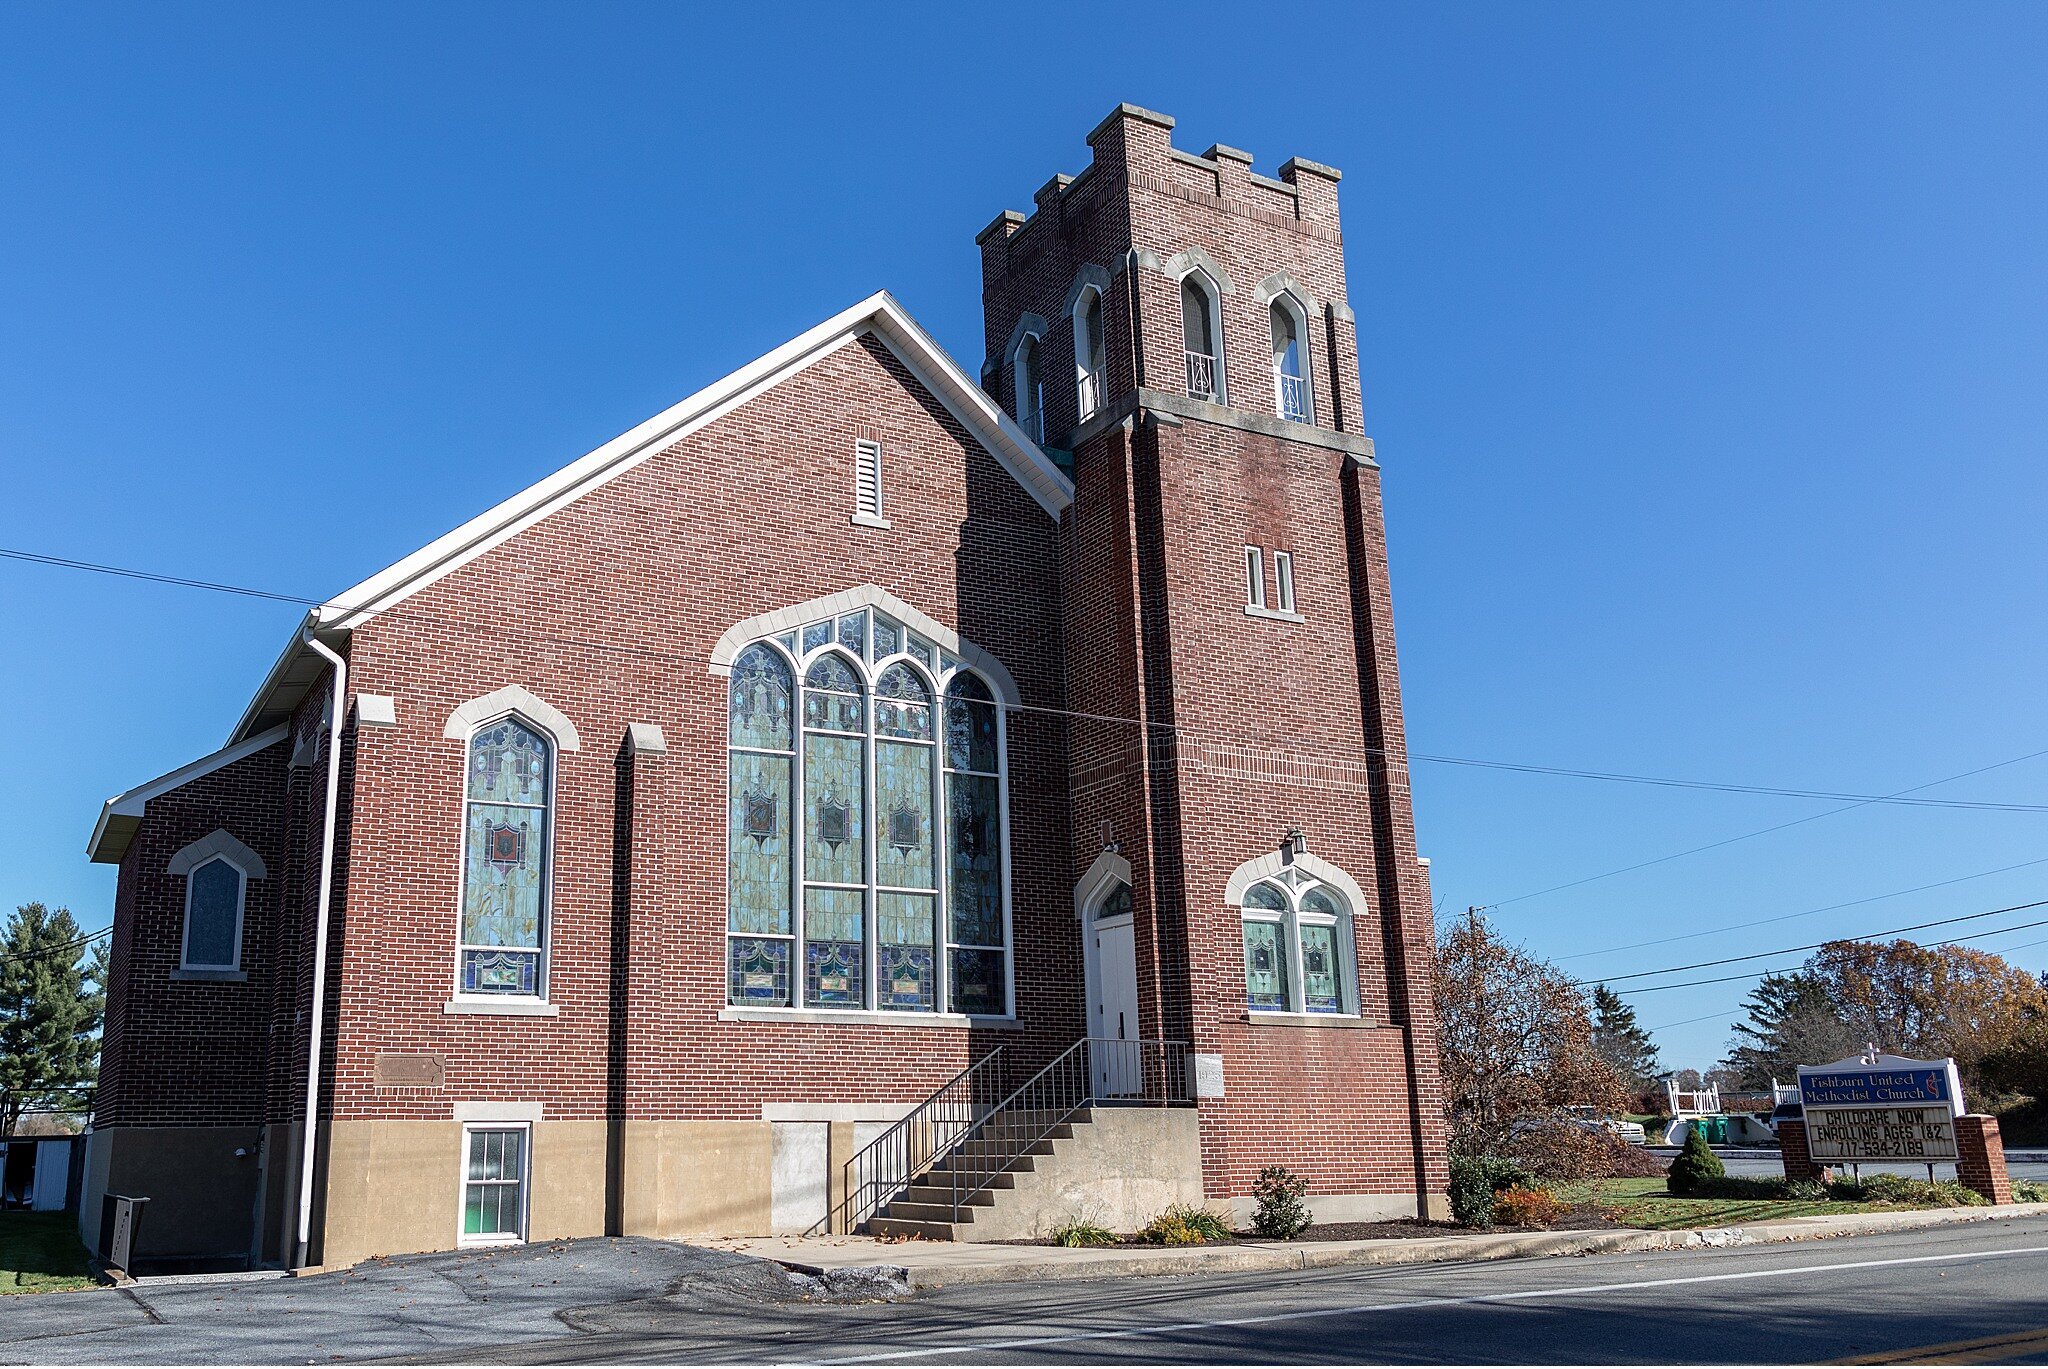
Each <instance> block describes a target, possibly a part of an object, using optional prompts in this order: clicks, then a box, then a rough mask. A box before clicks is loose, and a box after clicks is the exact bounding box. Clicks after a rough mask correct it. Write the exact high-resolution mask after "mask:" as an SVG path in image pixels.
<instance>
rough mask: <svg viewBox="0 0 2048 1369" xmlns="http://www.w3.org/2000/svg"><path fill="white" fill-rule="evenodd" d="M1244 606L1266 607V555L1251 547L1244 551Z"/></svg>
mask: <svg viewBox="0 0 2048 1369" xmlns="http://www.w3.org/2000/svg"><path fill="white" fill-rule="evenodd" d="M1244 606H1245V607H1246V608H1248V609H1264V608H1265V607H1266V553H1265V552H1263V551H1261V550H1260V549H1259V548H1257V547H1254V546H1250V545H1247V546H1246V547H1245V549H1244Z"/></svg>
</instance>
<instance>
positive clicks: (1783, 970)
mask: <svg viewBox="0 0 2048 1369" xmlns="http://www.w3.org/2000/svg"><path fill="white" fill-rule="evenodd" d="M2029 927H2048V918H2042V919H2041V920H2040V921H2038V922H2015V923H2014V924H2013V925H2012V926H2010V927H1999V928H1995V929H1994V930H1992V931H1988V932H1972V933H1970V934H1969V935H1968V936H1963V937H1952V938H1950V939H1949V940H1947V941H1937V942H1935V943H1934V945H1935V946H1937V947H1939V946H1958V945H1961V944H1962V943H1963V942H1965V941H1971V940H1975V939H1977V938H1979V937H1987V936H2000V935H2002V934H2004V933H2006V932H2023V931H2025V930H2026V929H2027V928H2029ZM1843 940H1845V941H1847V940H1854V938H1852V937H1844V938H1843ZM2012 949H2014V950H2019V949H2021V948H2020V947H2017V946H2015V947H2013V948H2012ZM1800 963H1801V964H1803V963H1804V962H1800ZM1798 968H1799V965H1798V964H1793V965H1780V966H1778V967H1777V968H1776V969H1770V970H1752V971H1750V972H1749V973H1747V974H1726V975H1721V976H1719V977H1717V978H1714V979H1688V980H1686V981H1684V982H1683V983H1679V984H1645V985H1643V986H1642V987H1641V988H1635V989H1622V990H1620V992H1622V993H1630V994H1634V993H1662V992H1664V991H1665V990H1666V989H1696V988H1698V987H1700V986H1701V985H1702V984H1732V983H1734V982H1736V981H1737V980H1742V979H1762V978H1764V977H1765V976H1766V975H1774V974H1790V973H1791V972H1792V971H1794V970H1796V969H1798Z"/></svg>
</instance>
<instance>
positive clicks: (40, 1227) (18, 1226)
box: [0, 1212, 100, 1295]
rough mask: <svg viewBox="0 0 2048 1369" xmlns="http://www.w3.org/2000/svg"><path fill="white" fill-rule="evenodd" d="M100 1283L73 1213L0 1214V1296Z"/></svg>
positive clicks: (56, 1291) (59, 1290)
mask: <svg viewBox="0 0 2048 1369" xmlns="http://www.w3.org/2000/svg"><path fill="white" fill-rule="evenodd" d="M99 1282H100V1280H99V1279H98V1278H97V1277H96V1276H95V1275H94V1274H93V1272H92V1264H91V1262H90V1261H88V1260H87V1259H86V1255H85V1246H84V1245H83V1244H82V1243H81V1242H80V1241H79V1239H78V1214H76V1213H74V1212H0V1295H4V1294H8V1293H58V1292H63V1291H64V1290H66V1289H71V1288H92V1287H95V1286H96V1285H97V1284H98V1283H99Z"/></svg>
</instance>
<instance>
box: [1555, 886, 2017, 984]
mask: <svg viewBox="0 0 2048 1369" xmlns="http://www.w3.org/2000/svg"><path fill="white" fill-rule="evenodd" d="M2029 908H2048V898H2044V899H2037V900H2035V901H2034V902H2032V903H2015V904H2013V905H2012V906H2011V907H2010V908H1993V909H1992V910H1991V911H1989V912H1985V913H1964V914H1963V915H1962V916H1961V917H1944V918H1940V919H1937V920H1936V921H1933V922H1916V923H1914V924H1913V925H1912V926H1910V927H1893V928H1892V929H1890V930H1889V931H1883V932H1863V933H1860V934H1858V935H1855V936H1835V937H1829V938H1828V939H1827V940H1826V941H1816V942H1814V943H1812V944H1811V945H1807V946H1781V947H1779V948H1778V949H1777V950H1775V951H1757V952H1754V953H1752V954H1750V955H1731V956H1728V957H1726V958H1724V959H1721V960H1701V961H1696V962H1694V963H1693V964H1691V965H1667V966H1665V967H1664V968H1663V969H1661V970H1638V971H1636V972H1635V973H1634V974H1617V975H1608V976H1605V977H1603V978H1601V979H1599V980H1594V981H1589V980H1581V981H1579V982H1580V983H1600V984H1620V983H1623V982H1625V981H1627V980H1630V979H1649V978H1652V977H1654V976H1656V975H1660V974H1680V973H1683V972H1684V971H1686V970H1707V969H1712V968H1713V967H1714V966H1716V965H1739V964H1741V963H1742V962H1743V961H1745V960H1764V959H1767V958H1769V957H1771V956H1774V955H1791V954H1792V953H1793V952H1794V951H1817V950H1819V949H1820V948H1821V947H1823V946H1832V945H1834V944H1835V943H1836V942H1837V941H1875V940H1876V939H1877V938H1879V937H1881V936H1897V935H1899V934H1900V933H1901V932H1919V931H1925V930H1926V929H1927V928H1929V927H1950V926H1953V925H1955V924H1956V923H1958V922H1975V921H1976V920H1977V919H1978V918H1982V917H1998V916H2000V915H2001V914H2004V913H2020V912H2025V911H2026V910H2027V909H2029ZM2043 925H2048V924H2043ZM2006 930H2007V931H2012V930H2015V929H2014V928H2007V929H2006ZM1982 935H1985V936H1989V935H1991V933H1989V932H1986V933H1982Z"/></svg>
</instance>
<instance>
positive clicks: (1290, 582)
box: [1273, 551, 1294, 613]
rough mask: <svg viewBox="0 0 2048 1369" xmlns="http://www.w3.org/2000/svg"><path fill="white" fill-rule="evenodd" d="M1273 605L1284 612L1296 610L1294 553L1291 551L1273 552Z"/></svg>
mask: <svg viewBox="0 0 2048 1369" xmlns="http://www.w3.org/2000/svg"><path fill="white" fill-rule="evenodd" d="M1273 595H1274V603H1273V607H1275V608H1277V609H1279V610H1280V611H1281V612H1282V613H1292V612H1294V555H1293V553H1291V552H1285V551H1276V552H1274V553H1273Z"/></svg>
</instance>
